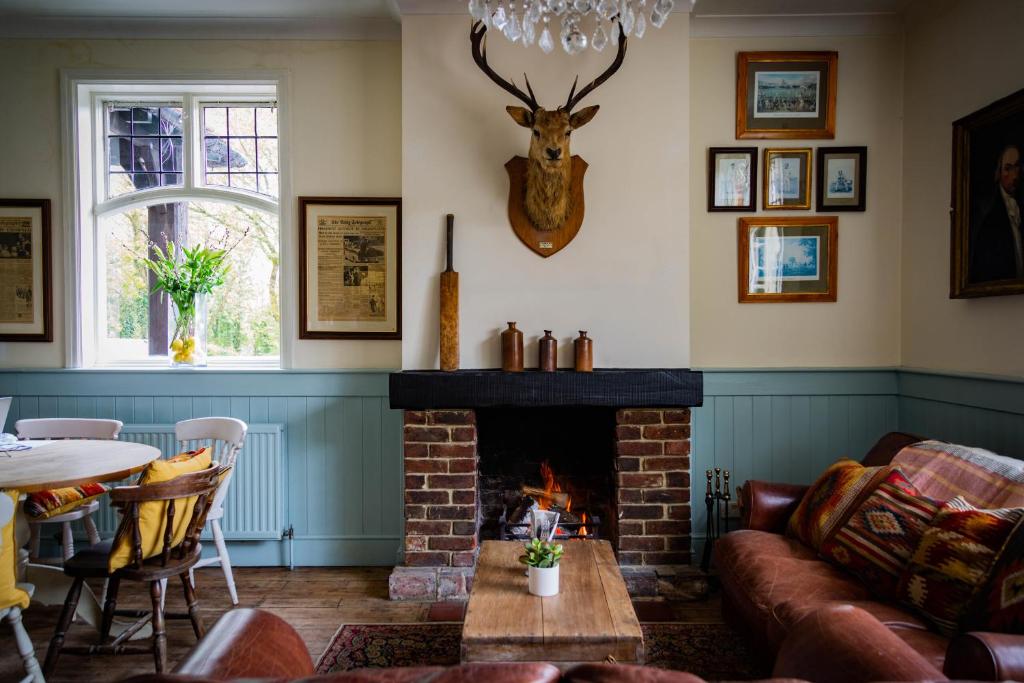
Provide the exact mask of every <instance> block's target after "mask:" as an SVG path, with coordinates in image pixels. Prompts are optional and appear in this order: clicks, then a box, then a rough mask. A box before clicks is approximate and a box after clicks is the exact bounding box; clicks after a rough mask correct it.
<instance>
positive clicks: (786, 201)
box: [761, 147, 811, 210]
mask: <svg viewBox="0 0 1024 683" xmlns="http://www.w3.org/2000/svg"><path fill="white" fill-rule="evenodd" d="M763 192H764V194H763V196H762V199H761V208H763V209H782V210H785V209H810V208H811V149H810V147H807V148H802V149H795V148H785V149H781V148H777V149H766V150H764V190H763Z"/></svg>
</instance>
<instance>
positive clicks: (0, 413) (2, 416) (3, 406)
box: [0, 396, 14, 433]
mask: <svg viewBox="0 0 1024 683" xmlns="http://www.w3.org/2000/svg"><path fill="white" fill-rule="evenodd" d="M13 400H14V399H13V398H12V397H10V396H4V397H3V398H0V433H2V432H3V431H4V424H5V423H6V422H7V413H9V412H11V401H13Z"/></svg>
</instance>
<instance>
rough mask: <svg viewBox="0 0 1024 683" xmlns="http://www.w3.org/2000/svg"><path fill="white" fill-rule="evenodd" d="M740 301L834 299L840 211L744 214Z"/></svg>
mask: <svg viewBox="0 0 1024 683" xmlns="http://www.w3.org/2000/svg"><path fill="white" fill-rule="evenodd" d="M738 244H739V300H740V303H762V302H763V303H795V302H805V301H835V300H836V293H837V291H838V282H837V275H838V272H839V271H838V262H839V251H838V249H839V219H838V218H837V217H836V216H806V217H799V218H797V217H790V218H771V217H767V218H741V219H740V220H739V241H738Z"/></svg>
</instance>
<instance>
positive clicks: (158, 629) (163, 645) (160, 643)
mask: <svg viewBox="0 0 1024 683" xmlns="http://www.w3.org/2000/svg"><path fill="white" fill-rule="evenodd" d="M163 592H164V591H163V587H162V585H161V582H160V581H150V583H149V598H150V600H151V601H152V603H153V662H154V663H155V664H156V672H157V673H158V674H162V673H163V672H164V669H166V668H167V632H166V631H165V630H164V607H163Z"/></svg>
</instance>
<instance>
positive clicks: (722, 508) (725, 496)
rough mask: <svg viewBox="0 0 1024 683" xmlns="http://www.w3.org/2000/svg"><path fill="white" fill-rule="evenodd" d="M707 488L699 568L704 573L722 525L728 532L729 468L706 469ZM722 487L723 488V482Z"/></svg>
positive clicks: (709, 563) (707, 568)
mask: <svg viewBox="0 0 1024 683" xmlns="http://www.w3.org/2000/svg"><path fill="white" fill-rule="evenodd" d="M704 474H705V476H706V477H707V480H708V481H707V489H706V491H705V493H704V505H705V506H707V513H708V514H707V529H706V531H705V536H704V553H703V557H702V558H701V561H700V569H701V571H703V572H704V573H705V574H706V573H708V570H709V569H710V568H711V551H712V550H713V549H714V545H715V541H717V540H718V539H719V537H720V536H721V535H722V527H723V526H724V527H725V533H729V501H730V500H731V497H730V495H729V470H723V469H722V468H721V467H716V468H715V469H714V471H712V470H707V471H706V472H705V473H704ZM712 475H713V476H714V480H715V481H714V489H712V488H711V479H712ZM723 479H724V480H725V482H724V488H723V482H722V480H723Z"/></svg>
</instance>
